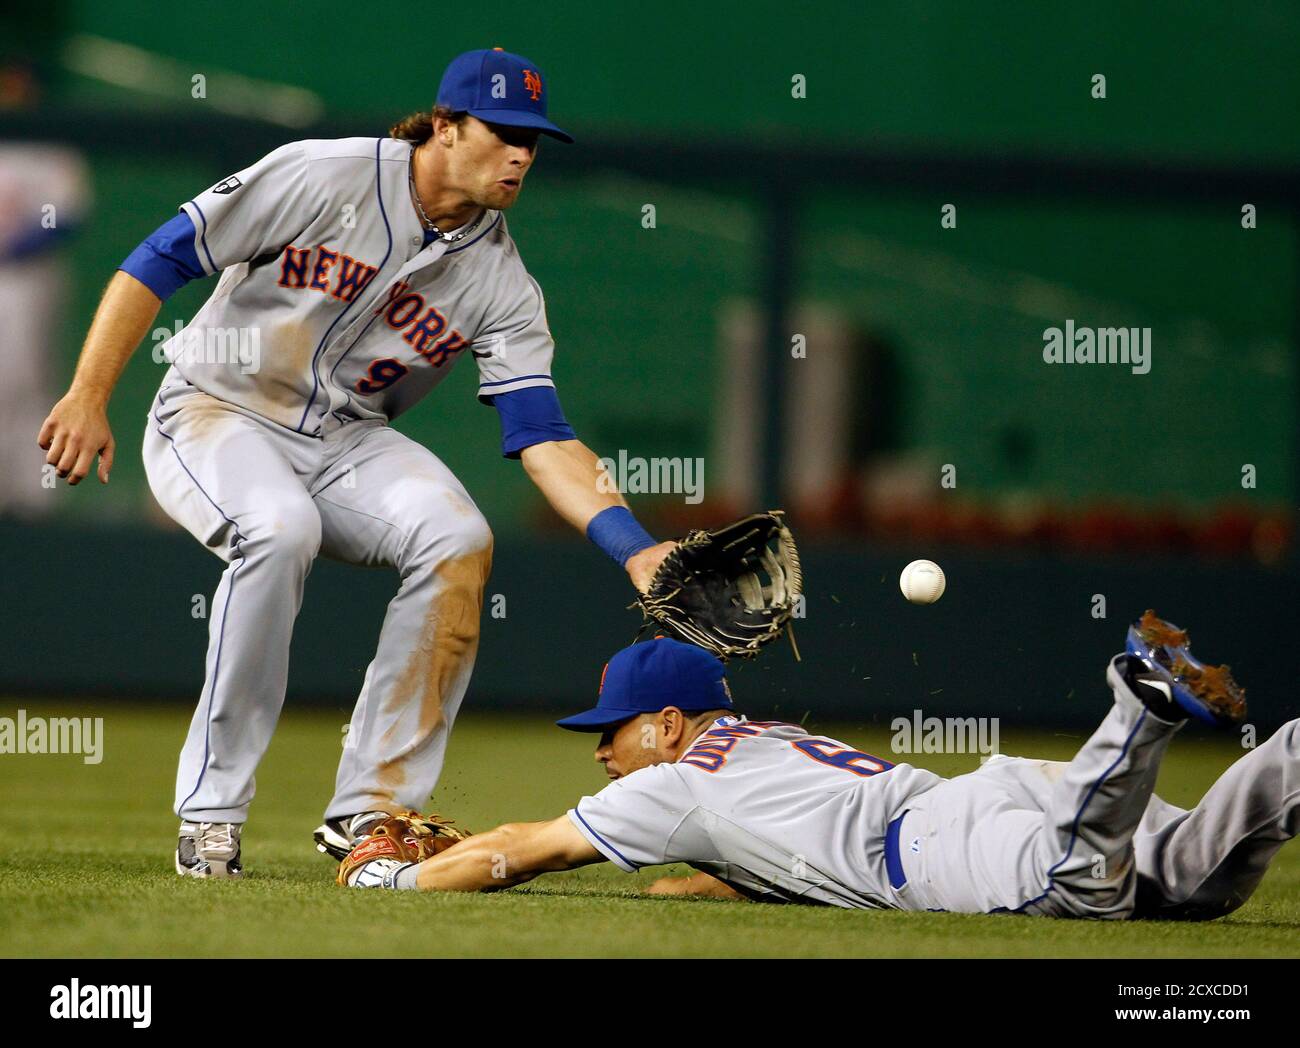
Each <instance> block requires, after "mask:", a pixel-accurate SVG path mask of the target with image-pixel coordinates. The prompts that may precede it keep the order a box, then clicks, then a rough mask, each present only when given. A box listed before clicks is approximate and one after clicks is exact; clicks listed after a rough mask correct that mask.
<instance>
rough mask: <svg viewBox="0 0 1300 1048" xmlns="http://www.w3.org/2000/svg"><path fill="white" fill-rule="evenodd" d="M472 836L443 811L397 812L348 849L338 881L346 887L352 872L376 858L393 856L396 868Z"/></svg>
mask: <svg viewBox="0 0 1300 1048" xmlns="http://www.w3.org/2000/svg"><path fill="white" fill-rule="evenodd" d="M469 836H470V834H469V833H468V832H467V831H465V830H462V829H460V828H459V827H458V826H453V825H452V820H451V819H444V818H443V817H442V816H440V815H421V814H420V813H419V812H416V811H405V812H398V813H396V814H394V815H390V816H389V817H388V818H387V819H385V820H384V821H383V822H381V823H379V825H377V826H376V827H375V828H374V829H372V830H371V831H370V834H369V835H368V836H366V837H363V838H362V839H361V840H360V841H358V842H357V844H356V846H355V847H353V849H352V850H351V851H350V852H348V854H347V857H346V858H345V859H344V860H343V861H342V862H341V863H339V873H338V882H339V884H341V885H343V886H344V887H347V886H348V885H349V883H351V882H350V881H349V878H351V876H352V874H353V873H354V872H356V871H357V870H359V869H360V868H361V867H362V866H364V865H366V863H368V862H373V861H374V860H375V859H389V860H392V863H393V864H394V868H395V867H396V866H404V865H406V864H408V863H413V862H423V861H424V860H425V859H432V858H433V857H434V856H435V855H437V854H438V853H439V852H444V851H446V850H447V849H448V848H450V847H451V846H452V845H453V844H458V843H460V842H461V841H463V840H465V838H467V837H469Z"/></svg>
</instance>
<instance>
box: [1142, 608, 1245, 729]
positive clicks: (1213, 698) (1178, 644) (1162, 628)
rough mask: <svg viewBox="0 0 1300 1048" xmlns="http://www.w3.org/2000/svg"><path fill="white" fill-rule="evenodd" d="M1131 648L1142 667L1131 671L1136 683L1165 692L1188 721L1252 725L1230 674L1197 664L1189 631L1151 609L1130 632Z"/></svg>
mask: <svg viewBox="0 0 1300 1048" xmlns="http://www.w3.org/2000/svg"><path fill="white" fill-rule="evenodd" d="M1126 648H1127V651H1128V653H1129V655H1130V656H1131V657H1132V659H1136V660H1137V661H1138V662H1139V663H1141V665H1140V666H1131V669H1130V674H1129V676H1130V678H1131V679H1134V680H1135V681H1136V682H1137V683H1139V684H1141V685H1143V686H1144V687H1146V688H1152V689H1155V690H1157V691H1159V692H1160V694H1162V695H1163V696H1164V697H1165V699H1167V700H1172V703H1177V706H1178V707H1179V708H1181V710H1182V711H1183V712H1184V713H1185V714H1186V715H1188V716H1192V717H1195V718H1196V719H1197V720H1202V721H1205V723H1207V724H1213V725H1215V726H1216V727H1224V726H1227V725H1232V724H1240V723H1241V722H1242V721H1243V720H1245V719H1246V691H1245V689H1244V688H1242V686H1241V685H1240V684H1238V683H1237V682H1236V681H1235V680H1233V677H1232V673H1231V672H1230V671H1229V668H1228V667H1227V666H1207V665H1205V663H1203V662H1201V661H1200V660H1199V659H1197V658H1196V656H1194V655H1193V654H1192V653H1191V650H1190V648H1191V641H1190V640H1189V639H1188V637H1187V633H1186V631H1185V630H1180V629H1179V628H1178V627H1177V626H1175V625H1173V623H1170V622H1165V621H1164V619H1161V618H1159V617H1158V616H1157V615H1156V613H1155V612H1154V611H1151V610H1150V609H1148V610H1147V612H1146V614H1144V615H1143V616H1142V618H1140V619H1139V620H1138V621H1137V622H1135V623H1133V625H1132V626H1130V627H1129V631H1128V642H1127V644H1126ZM1172 703H1171V708H1172ZM1148 705H1150V703H1148Z"/></svg>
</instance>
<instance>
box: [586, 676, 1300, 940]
mask: <svg viewBox="0 0 1300 1048" xmlns="http://www.w3.org/2000/svg"><path fill="white" fill-rule="evenodd" d="M1120 658H1122V656H1121V657H1120ZM1107 673H1108V680H1109V683H1110V685H1111V688H1112V691H1113V693H1114V704H1113V705H1112V707H1111V709H1110V712H1109V713H1108V714H1107V715H1106V717H1105V718H1104V719H1103V721H1102V723H1101V725H1100V726H1099V727H1098V729H1097V731H1096V732H1095V733H1094V734H1093V735H1092V737H1091V738H1090V739H1089V740H1088V741H1087V742H1086V743H1085V744H1084V746H1083V747H1082V748H1081V749H1080V750H1079V752H1078V754H1077V755H1076V756H1075V758H1074V759H1073V760H1071V761H1069V762H1055V761H1040V760H1026V759H1020V758H1010V757H997V758H995V759H993V760H990V761H989V762H988V763H987V764H985V765H984V766H982V767H981V768H980V769H979V770H978V771H974V772H971V773H970V774H967V775H960V776H956V777H955V778H952V779H943V778H940V777H939V776H937V775H934V774H932V773H930V772H926V771H922V770H920V769H918V768H914V767H911V766H909V765H907V764H899V765H897V766H893V767H891V766H890V765H889V764H888V763H887V762H885V761H882V760H880V759H879V758H876V757H872V756H870V755H868V754H864V753H861V752H859V751H857V750H854V749H852V748H851V747H849V746H846V745H845V744H843V743H840V742H836V741H835V740H833V739H827V738H822V737H817V736H811V735H808V734H806V733H805V732H803V731H802V730H801V729H799V728H797V727H794V726H792V725H784V724H777V725H772V724H759V723H751V722H748V721H745V720H743V719H741V720H736V719H734V718H730V717H727V718H722V719H720V720H719V721H717V722H715V723H714V725H713V726H712V727H711V728H710V729H709V730H707V731H706V732H705V733H704V734H703V735H702V736H701V737H700V739H699V740H698V741H697V742H696V743H695V744H694V745H693V746H692V747H691V749H690V750H688V751H687V753H686V754H684V755H683V756H682V758H681V759H680V760H679V761H677V762H676V763H674V764H660V765H656V766H654V767H651V768H644V769H641V770H639V771H636V772H633V773H632V774H631V775H628V776H626V777H625V778H623V779H619V780H617V781H615V782H613V783H611V784H610V785H609V786H608V787H606V788H605V789H604V790H601V791H600V793H598V794H596V795H595V796H594V797H584V798H582V800H581V801H580V802H579V803H578V804H577V806H575V807H574V808H573V809H572V810H570V812H569V813H568V815H569V818H570V820H571V821H572V822H573V824H574V826H575V827H577V829H578V831H579V832H580V833H581V834H582V835H583V836H584V837H586V839H587V840H588V841H589V842H590V843H591V844H592V846H593V847H594V848H596V850H597V851H599V852H600V853H601V854H602V855H604V856H605V857H606V858H607V859H609V860H610V861H611V862H613V863H615V864H616V865H617V866H619V867H620V868H621V869H623V870H626V871H628V872H632V871H634V870H636V869H639V868H640V867H642V866H649V865H656V864H660V863H670V862H684V863H688V864H689V865H691V866H694V867H696V868H698V869H701V870H704V871H706V872H708V873H711V874H713V875H714V876H716V877H719V878H720V879H722V880H723V881H725V882H727V883H728V884H730V885H732V886H733V887H735V888H736V889H737V890H739V891H741V892H742V893H743V894H745V895H747V896H749V897H751V898H755V899H760V900H768V901H776V902H788V901H807V902H819V903H829V904H832V905H836V906H843V907H893V908H896V909H905V910H949V911H953V912H962V913H1023V914H1037V915H1050V916H1058V917H1100V918H1111V919H1114V918H1128V917H1163V918H1177V919H1204V918H1213V917H1219V916H1222V915H1223V914H1225V913H1229V912H1231V911H1232V910H1234V909H1236V908H1237V907H1239V906H1241V905H1242V903H1244V902H1245V901H1246V900H1247V899H1248V898H1249V897H1250V895H1251V893H1252V892H1253V891H1254V889H1255V887H1256V886H1257V885H1258V884H1259V881H1260V880H1261V878H1262V877H1263V875H1264V871H1265V870H1266V868H1267V866H1268V863H1269V861H1270V860H1271V859H1272V857H1273V856H1274V855H1275V854H1276V853H1277V851H1278V849H1279V848H1281V847H1282V845H1283V844H1284V843H1285V842H1286V841H1288V840H1291V839H1292V838H1294V837H1295V836H1296V834H1297V833H1298V832H1300V720H1294V721H1291V722H1290V723H1289V724H1287V725H1285V726H1284V727H1283V728H1281V729H1280V730H1279V731H1278V732H1277V733H1276V734H1275V735H1274V736H1273V737H1272V738H1270V739H1269V740H1268V741H1267V742H1266V743H1264V744H1263V745H1261V746H1259V747H1258V748H1256V749H1255V750H1253V751H1251V752H1250V753H1248V754H1247V755H1246V756H1244V757H1242V758H1241V759H1240V760H1239V761H1237V762H1236V763H1235V764H1233V765H1232V766H1231V767H1230V768H1229V769H1228V770H1227V771H1226V772H1225V773H1224V774H1223V775H1222V776H1221V777H1220V778H1219V780H1218V781H1217V782H1216V783H1215V784H1214V785H1213V786H1212V787H1211V788H1210V790H1209V791H1208V792H1207V793H1206V794H1205V796H1204V797H1203V798H1202V799H1201V801H1200V803H1199V804H1198V805H1197V806H1196V807H1195V808H1193V809H1191V810H1184V809H1182V808H1177V807H1175V806H1174V805H1171V804H1168V803H1167V802H1165V801H1163V800H1161V799H1160V798H1159V797H1157V796H1155V794H1154V792H1153V788H1154V785H1155V780H1156V775H1157V773H1158V771H1159V764H1160V758H1161V756H1162V755H1163V754H1164V752H1165V749H1166V747H1167V746H1168V744H1169V741H1170V739H1171V738H1172V736H1173V734H1174V733H1175V732H1176V731H1177V730H1178V728H1179V727H1180V725H1178V724H1171V723H1168V722H1166V721H1162V720H1160V719H1159V718H1157V717H1155V716H1154V715H1153V714H1151V713H1150V712H1149V711H1148V710H1147V709H1146V707H1145V706H1144V705H1143V704H1142V703H1141V701H1140V700H1139V699H1138V698H1137V697H1136V696H1135V695H1134V694H1133V692H1132V691H1131V690H1130V689H1129V687H1128V685H1127V683H1126V682H1125V681H1124V680H1123V678H1122V676H1121V675H1120V673H1119V672H1118V671H1117V670H1116V668H1115V666H1114V665H1113V664H1112V665H1111V667H1110V668H1109V669H1108V671H1107Z"/></svg>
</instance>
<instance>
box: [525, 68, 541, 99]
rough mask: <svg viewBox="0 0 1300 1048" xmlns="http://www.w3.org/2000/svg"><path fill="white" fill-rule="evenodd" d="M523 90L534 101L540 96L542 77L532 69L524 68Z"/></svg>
mask: <svg viewBox="0 0 1300 1048" xmlns="http://www.w3.org/2000/svg"><path fill="white" fill-rule="evenodd" d="M524 90H525V91H527V92H528V95H529V97H530V98H532V100H533V101H534V102H536V101H537V100H538V99H539V98H541V97H542V78H541V77H540V76H538V75H537V74H536V73H535V72H533V70H531V69H525V70H524Z"/></svg>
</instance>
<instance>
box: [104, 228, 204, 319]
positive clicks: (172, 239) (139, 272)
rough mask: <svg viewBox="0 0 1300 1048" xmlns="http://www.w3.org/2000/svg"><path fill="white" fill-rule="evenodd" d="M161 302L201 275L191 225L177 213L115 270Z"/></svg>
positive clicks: (201, 269)
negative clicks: (137, 282) (131, 279)
mask: <svg viewBox="0 0 1300 1048" xmlns="http://www.w3.org/2000/svg"><path fill="white" fill-rule="evenodd" d="M117 268H118V269H120V270H122V272H124V273H130V274H131V276H133V277H135V278H136V280H138V281H140V283H142V284H143V285H144V286H145V287H147V288H148V289H149V290H150V291H152V292H153V293H154V294H155V295H157V296H158V297H159V298H160V299H163V300H164V301H165V300H166V299H167V298H169V297H170V296H171V295H174V294H175V293H176V292H177V291H179V290H180V289H181V288H183V287H184V286H185V285H186V284H188V283H189V282H190V281H191V280H197V279H198V278H199V277H201V276H203V275H204V272H203V267H202V266H201V265H199V256H198V253H197V252H196V251H195V249H194V223H193V222H192V221H190V216H189V215H187V214H185V212H183V211H182V212H181V213H180V214H178V215H177V216H176V217H175V218H172V219H168V220H167V221H166V222H164V223H163V224H162V225H161V226H159V227H158V228H157V229H155V230H154V231H153V232H152V233H150V234H149V235H148V236H147V237H146V238H145V239H144V241H143V242H142V243H141V244H140V246H139V247H137V248H136V249H135V250H134V251H132V252H131V253H130V254H129V255H127V256H126V260H125V261H124V262H123V263H122V264H121V265H120V266H118V267H117Z"/></svg>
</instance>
